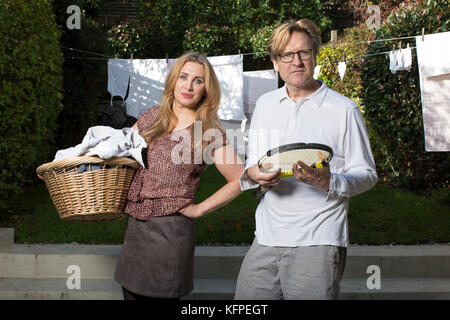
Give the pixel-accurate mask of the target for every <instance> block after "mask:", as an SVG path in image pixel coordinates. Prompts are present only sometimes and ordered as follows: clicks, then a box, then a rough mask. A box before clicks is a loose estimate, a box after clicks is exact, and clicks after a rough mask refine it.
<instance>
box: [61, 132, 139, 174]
mask: <svg viewBox="0 0 450 320" xmlns="http://www.w3.org/2000/svg"><path fill="white" fill-rule="evenodd" d="M146 147H147V143H146V142H145V140H144V138H143V137H142V136H140V135H139V133H138V132H137V131H136V130H134V129H132V128H123V129H114V128H111V127H108V126H95V127H91V128H89V129H88V131H87V132H86V135H85V136H84V138H83V141H82V142H81V143H80V144H78V145H76V146H75V147H70V148H67V149H63V150H59V151H58V152H57V153H56V155H55V159H54V160H53V161H57V160H62V159H65V158H71V157H78V156H99V157H100V158H102V159H109V158H112V157H132V158H134V159H135V160H136V161H137V162H139V164H140V165H141V166H142V167H143V168H145V165H144V162H143V160H142V149H144V148H146Z"/></svg>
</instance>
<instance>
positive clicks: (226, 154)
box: [180, 145, 244, 218]
mask: <svg viewBox="0 0 450 320" xmlns="http://www.w3.org/2000/svg"><path fill="white" fill-rule="evenodd" d="M212 156H213V160H214V164H215V166H216V168H217V170H219V172H220V173H221V174H222V175H223V176H224V177H225V179H226V180H227V181H228V183H227V184H225V185H224V186H223V187H222V188H220V189H219V190H217V191H216V192H215V193H214V194H213V195H211V196H210V197H209V198H207V199H205V200H204V201H203V202H201V203H199V204H191V205H189V206H187V207H186V208H183V209H181V210H180V212H181V213H182V214H184V215H185V216H187V217H189V218H198V217H201V216H203V215H205V214H207V213H209V212H211V211H214V210H216V209H218V208H220V207H222V206H224V205H226V204H227V203H229V202H230V201H231V200H233V199H234V198H236V197H237V196H238V195H239V194H240V193H241V192H242V191H241V188H240V186H239V177H240V176H241V174H242V172H243V171H244V166H243V165H242V161H241V160H240V159H239V157H238V155H237V154H236V153H235V152H234V150H233V147H232V146H231V145H227V146H224V147H222V148H219V149H216V150H215V151H214V153H213V155H212Z"/></svg>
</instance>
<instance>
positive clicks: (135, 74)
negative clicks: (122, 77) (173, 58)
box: [126, 59, 168, 119]
mask: <svg viewBox="0 0 450 320" xmlns="http://www.w3.org/2000/svg"><path fill="white" fill-rule="evenodd" d="M130 64H131V68H130V69H131V70H130V91H129V93H128V98H127V100H126V104H127V114H128V115H130V116H132V117H135V118H136V119H137V118H139V116H140V115H141V114H142V113H144V112H145V111H147V109H148V108H150V107H152V106H155V105H159V104H160V103H161V97H162V94H163V91H164V83H165V81H166V73H167V65H168V63H167V62H166V59H133V60H130Z"/></svg>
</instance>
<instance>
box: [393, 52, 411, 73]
mask: <svg viewBox="0 0 450 320" xmlns="http://www.w3.org/2000/svg"><path fill="white" fill-rule="evenodd" d="M411 66H412V56H411V48H410V47H409V45H408V47H407V48H405V49H400V50H394V51H391V52H390V53H389V69H390V70H391V72H392V73H396V72H397V71H410V70H411Z"/></svg>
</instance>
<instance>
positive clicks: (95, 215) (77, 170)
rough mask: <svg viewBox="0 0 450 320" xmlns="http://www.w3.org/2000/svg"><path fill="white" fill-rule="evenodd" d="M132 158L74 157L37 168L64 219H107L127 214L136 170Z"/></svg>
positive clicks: (137, 164) (136, 163)
mask: <svg viewBox="0 0 450 320" xmlns="http://www.w3.org/2000/svg"><path fill="white" fill-rule="evenodd" d="M140 167H141V166H140V165H139V163H138V162H137V161H134V160H132V159H128V158H111V159H108V160H104V159H101V158H99V157H87V156H82V157H73V158H67V159H63V160H59V161H54V162H49V163H45V164H43V165H41V166H39V167H38V168H37V169H36V173H37V175H38V177H39V178H40V179H42V180H44V182H45V185H46V186H47V189H48V191H49V193H50V197H51V198H52V201H53V203H54V205H55V207H56V210H57V211H58V213H59V216H60V218H61V219H63V220H71V221H105V220H114V219H119V218H121V217H122V216H123V214H124V209H125V205H126V201H127V194H128V190H129V189H130V185H131V180H132V178H133V175H134V172H135V170H136V169H138V168H140Z"/></svg>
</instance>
